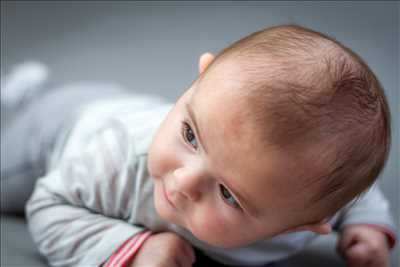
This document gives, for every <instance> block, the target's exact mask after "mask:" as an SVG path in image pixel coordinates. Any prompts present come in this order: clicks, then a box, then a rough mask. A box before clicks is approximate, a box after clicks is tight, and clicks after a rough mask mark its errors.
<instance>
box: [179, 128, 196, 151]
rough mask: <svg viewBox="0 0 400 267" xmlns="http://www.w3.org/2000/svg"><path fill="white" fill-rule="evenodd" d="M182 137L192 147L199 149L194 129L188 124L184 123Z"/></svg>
mask: <svg viewBox="0 0 400 267" xmlns="http://www.w3.org/2000/svg"><path fill="white" fill-rule="evenodd" d="M182 136H183V139H184V140H185V141H186V142H187V143H189V144H190V145H191V146H193V147H194V148H195V149H197V139H196V136H195V135H194V133H193V130H192V128H191V127H190V125H189V124H188V123H186V122H183V127H182Z"/></svg>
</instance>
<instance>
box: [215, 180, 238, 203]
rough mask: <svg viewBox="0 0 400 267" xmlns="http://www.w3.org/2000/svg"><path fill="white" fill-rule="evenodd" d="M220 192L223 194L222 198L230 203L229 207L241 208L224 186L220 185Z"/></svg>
mask: <svg viewBox="0 0 400 267" xmlns="http://www.w3.org/2000/svg"><path fill="white" fill-rule="evenodd" d="M219 191H220V192H221V197H222V198H223V199H224V200H225V201H226V202H228V204H229V205H232V206H234V207H235V208H240V206H239V203H238V202H237V201H236V199H235V198H234V197H233V196H232V194H231V193H230V192H229V190H228V189H226V187H225V186H224V185H222V184H219Z"/></svg>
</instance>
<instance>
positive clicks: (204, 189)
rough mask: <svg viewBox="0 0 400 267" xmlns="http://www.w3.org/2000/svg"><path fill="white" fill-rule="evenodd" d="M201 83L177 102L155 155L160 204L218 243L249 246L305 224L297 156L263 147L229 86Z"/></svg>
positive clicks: (163, 211) (172, 217)
mask: <svg viewBox="0 0 400 267" xmlns="http://www.w3.org/2000/svg"><path fill="white" fill-rule="evenodd" d="M223 83H224V84H222V82H219V81H214V82H212V83H210V82H206V81H203V82H202V83H201V85H200V86H198V84H197V82H196V83H194V84H193V85H192V87H191V88H190V89H189V90H188V91H186V92H185V93H184V94H183V95H182V96H181V98H180V99H179V100H178V101H177V103H176V104H175V106H174V107H173V109H172V110H171V111H170V112H169V113H168V115H167V117H166V119H165V120H164V122H163V123H162V125H161V126H160V128H159V130H158V132H157V134H156V136H155V138H154V140H153V143H152V145H151V148H150V151H149V161H148V169H149V172H150V175H151V176H152V177H154V179H155V191H154V198H155V207H156V209H157V212H158V213H159V215H160V216H161V217H162V218H163V219H165V220H166V221H169V222H171V223H174V224H177V225H180V226H182V227H184V228H186V229H187V230H189V231H191V232H192V233H193V234H194V235H195V236H196V237H197V238H198V239H200V240H202V241H204V242H206V243H209V244H211V245H215V246H221V247H233V246H241V245H247V244H250V243H252V242H254V241H257V240H261V239H265V238H269V237H272V236H274V235H277V234H279V233H282V232H284V231H286V230H289V229H292V228H293V227H295V226H299V225H300V224H301V222H304V221H305V218H306V216H307V215H306V214H305V212H304V206H306V205H307V204H306V199H307V198H306V196H305V193H303V191H304V190H301V189H300V188H302V187H301V185H300V183H298V182H297V181H296V179H295V174H296V166H295V165H294V162H295V160H294V157H295V156H294V155H288V154H285V153H284V152H283V151H278V150H275V149H273V148H267V147H266V146H264V145H261V141H260V138H259V137H257V136H256V135H255V134H254V133H255V129H254V127H256V126H254V125H252V122H250V119H249V118H248V115H247V116H245V115H246V114H245V112H243V111H245V110H247V109H248V105H247V104H246V103H244V102H243V101H242V99H241V97H240V96H239V94H238V93H237V91H235V90H232V89H230V88H229V87H230V85H229V84H228V83H227V81H224V82H223Z"/></svg>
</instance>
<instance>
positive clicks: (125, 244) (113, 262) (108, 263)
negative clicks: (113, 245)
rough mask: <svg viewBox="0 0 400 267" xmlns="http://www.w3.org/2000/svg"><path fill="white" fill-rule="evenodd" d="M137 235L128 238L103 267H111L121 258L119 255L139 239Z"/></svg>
mask: <svg viewBox="0 0 400 267" xmlns="http://www.w3.org/2000/svg"><path fill="white" fill-rule="evenodd" d="M139 235H140V234H138V235H134V236H133V237H131V238H129V239H128V240H127V241H125V243H124V244H123V245H122V246H121V247H120V248H119V249H118V250H117V251H116V252H115V253H114V254H113V255H112V256H111V258H110V259H109V260H108V261H107V262H106V265H105V266H104V267H113V266H114V264H115V262H116V260H117V259H118V258H119V257H120V256H121V253H122V252H123V251H125V249H126V248H127V247H129V246H130V245H129V244H131V243H132V242H136V240H137V239H138V238H139Z"/></svg>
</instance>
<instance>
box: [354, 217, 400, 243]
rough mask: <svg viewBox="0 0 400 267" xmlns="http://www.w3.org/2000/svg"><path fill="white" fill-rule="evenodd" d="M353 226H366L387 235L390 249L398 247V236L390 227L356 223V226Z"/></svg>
mask: <svg viewBox="0 0 400 267" xmlns="http://www.w3.org/2000/svg"><path fill="white" fill-rule="evenodd" d="M351 225H364V226H368V227H371V228H374V229H376V230H378V231H380V232H383V233H384V234H386V237H387V239H388V242H389V248H390V249H392V248H394V246H395V245H396V241H397V238H396V234H395V233H394V232H393V231H392V230H391V229H390V228H389V227H385V226H383V225H379V224H372V223H355V224H351Z"/></svg>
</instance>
